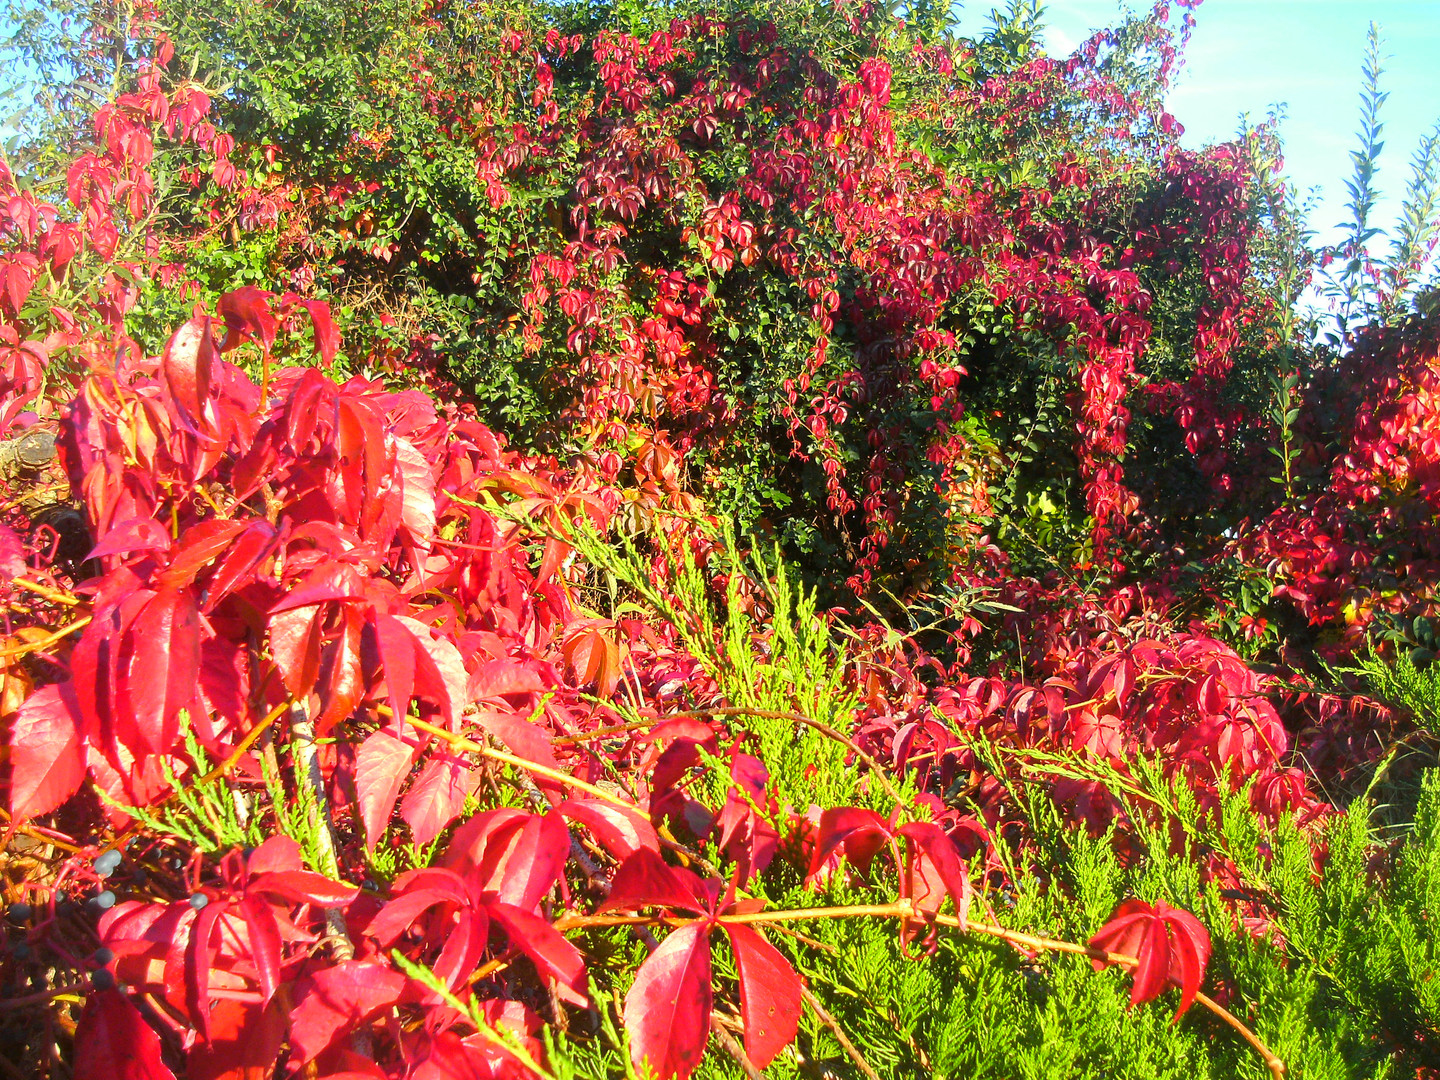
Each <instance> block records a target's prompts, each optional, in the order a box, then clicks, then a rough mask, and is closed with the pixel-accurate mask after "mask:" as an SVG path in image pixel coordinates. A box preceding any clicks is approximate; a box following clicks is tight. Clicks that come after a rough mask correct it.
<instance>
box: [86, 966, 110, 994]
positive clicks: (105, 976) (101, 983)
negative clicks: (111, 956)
mask: <svg viewBox="0 0 1440 1080" xmlns="http://www.w3.org/2000/svg"><path fill="white" fill-rule="evenodd" d="M90 981H91V982H92V983H94V984H95V989H96V990H113V989H115V976H114V975H112V974H111V973H110V971H109V970H108V969H106V968H98V969H97V970H95V971H92V972H91V973H90Z"/></svg>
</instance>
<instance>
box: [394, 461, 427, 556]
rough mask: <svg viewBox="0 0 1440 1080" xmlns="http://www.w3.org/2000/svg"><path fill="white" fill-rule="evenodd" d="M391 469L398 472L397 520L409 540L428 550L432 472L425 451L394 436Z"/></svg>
mask: <svg viewBox="0 0 1440 1080" xmlns="http://www.w3.org/2000/svg"><path fill="white" fill-rule="evenodd" d="M395 471H396V472H397V473H399V474H400V481H401V490H400V524H401V525H403V526H405V531H406V532H408V533H409V534H410V540H411V542H412V543H413V544H415V546H416V547H418V548H420V549H421V550H424V551H429V550H430V540H431V539H432V538H433V537H434V535H435V474H434V470H433V469H432V468H431V466H430V462H428V461H426V460H425V455H424V454H422V453H420V451H419V450H416V449H415V446H414V444H413V443H411V442H410V441H409V440H407V439H396V440H395Z"/></svg>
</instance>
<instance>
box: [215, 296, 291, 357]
mask: <svg viewBox="0 0 1440 1080" xmlns="http://www.w3.org/2000/svg"><path fill="white" fill-rule="evenodd" d="M274 295H275V294H274V293H270V292H266V291H265V290H264V289H257V288H256V287H255V286H254V285H245V286H242V287H241V288H238V289H235V290H233V291H232V292H228V293H226V294H225V295H224V296H222V297H220V300H219V302H218V303H217V304H216V305H215V313H216V314H217V315H219V316H220V317H221V318H222V319H224V320H225V341H224V342H223V343H222V344H221V346H220V351H221V352H222V353H227V352H229V351H230V350H231V349H233V348H235V347H236V346H237V345H239V344H240V343H241V342H242V341H253V340H255V339H257V338H258V339H259V341H260V344H261V345H262V346H263V347H264V349H265V351H266V352H269V351H270V347H271V346H272V345H274V344H275V331H276V329H277V328H278V327H277V324H276V321H275V316H274V315H272V314H271V313H270V300H271V298H272V297H274Z"/></svg>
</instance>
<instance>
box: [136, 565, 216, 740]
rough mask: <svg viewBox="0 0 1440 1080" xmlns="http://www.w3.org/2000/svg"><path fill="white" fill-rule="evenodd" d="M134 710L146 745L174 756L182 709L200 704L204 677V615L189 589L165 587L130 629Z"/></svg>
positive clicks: (152, 599)
mask: <svg viewBox="0 0 1440 1080" xmlns="http://www.w3.org/2000/svg"><path fill="white" fill-rule="evenodd" d="M130 636H131V638H132V640H133V641H134V652H133V653H132V654H131V658H130V670H129V679H128V681H127V688H128V690H129V700H130V708H131V710H132V712H133V715H134V719H135V724H136V727H137V728H138V733H139V736H140V738H141V740H142V743H143V745H142V746H141V747H137V748H136V750H137V752H139V751H140V750H148V751H149V752H150V753H152V754H165V753H168V752H169V750H170V748H171V747H172V746H173V745H174V744H175V740H176V738H177V737H178V735H179V731H180V710H181V709H182V708H188V707H189V706H190V705H192V704H193V703H194V701H195V688H196V686H197V685H198V683H199V679H200V612H199V610H198V609H197V608H196V606H195V598H194V597H193V596H192V595H191V594H190V590H189V589H161V590H160V591H159V592H158V593H156V594H155V595H154V596H153V597H152V598H151V599H150V602H149V603H147V604H146V605H145V608H144V610H143V611H141V612H140V614H139V615H138V616H136V619H135V622H134V623H133V624H132V626H131V628H130Z"/></svg>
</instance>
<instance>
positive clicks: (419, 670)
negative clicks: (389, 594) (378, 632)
mask: <svg viewBox="0 0 1440 1080" xmlns="http://www.w3.org/2000/svg"><path fill="white" fill-rule="evenodd" d="M394 618H395V621H396V622H398V623H400V624H401V625H402V626H405V627H406V628H408V629H409V631H410V634H411V640H412V641H413V642H414V645H413V648H414V657H415V669H414V670H415V676H414V677H415V684H414V685H415V693H416V695H417V696H418V697H422V698H424V699H425V700H426V701H431V702H433V703H434V704H435V705H436V706H438V707H439V709H440V712H441V714H442V715H443V716H444V717H445V720H446V721H447V722H448V723H449V724H451V725H454V724H455V722H456V721H457V720H458V719H459V718H460V713H461V711H462V710H463V709H464V708H465V683H466V676H465V661H464V660H462V659H461V658H460V650H459V649H457V648H456V647H455V643H454V642H452V641H450V640H449V639H448V638H444V637H439V636H437V635H436V634H434V633H432V632H431V630H430V628H429V627H428V626H426V625H425V624H424V623H422V622H420V621H419V620H417V619H411V618H409V617H407V616H404V615H396V616H394Z"/></svg>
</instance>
